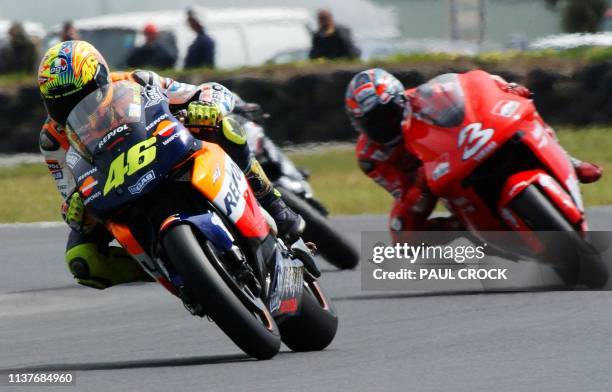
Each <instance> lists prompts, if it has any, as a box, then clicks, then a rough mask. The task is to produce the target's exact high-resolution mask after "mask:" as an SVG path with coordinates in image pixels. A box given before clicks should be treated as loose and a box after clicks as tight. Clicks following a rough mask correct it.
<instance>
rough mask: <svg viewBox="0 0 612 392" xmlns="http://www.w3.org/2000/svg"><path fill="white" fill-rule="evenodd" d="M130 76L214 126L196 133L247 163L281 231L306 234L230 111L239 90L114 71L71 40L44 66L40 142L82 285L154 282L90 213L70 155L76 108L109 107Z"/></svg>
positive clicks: (192, 120) (191, 117)
mask: <svg viewBox="0 0 612 392" xmlns="http://www.w3.org/2000/svg"><path fill="white" fill-rule="evenodd" d="M122 80H125V81H130V82H133V83H137V84H139V85H141V86H143V87H144V88H146V89H155V90H156V91H158V92H159V93H160V94H163V95H165V96H167V97H168V100H169V104H170V107H171V110H181V109H186V111H187V120H186V121H187V122H188V123H189V124H196V125H204V126H209V127H210V129H211V131H202V132H201V133H198V132H199V131H197V130H192V131H193V132H194V133H196V135H195V136H196V137H198V138H201V139H204V140H208V141H212V142H214V143H217V144H219V145H220V146H221V147H222V148H223V149H224V150H225V152H226V153H227V154H228V155H230V157H231V158H232V159H233V160H234V161H235V162H236V164H237V165H238V166H239V167H240V168H241V169H242V171H243V172H244V173H245V176H246V178H247V180H248V182H249V184H250V186H251V188H252V189H253V192H254V194H255V196H256V198H257V200H258V201H259V203H260V204H261V205H262V206H263V207H264V208H265V209H266V210H267V211H268V212H269V213H270V215H272V217H273V218H274V220H275V222H276V224H277V227H278V233H279V235H280V236H283V237H287V238H289V239H292V238H295V237H296V236H298V235H299V233H300V232H301V231H302V230H303V228H304V225H305V223H304V220H303V219H302V218H301V217H300V216H299V215H297V214H296V213H295V212H293V211H292V210H291V209H290V208H289V207H287V205H285V203H284V202H283V201H282V199H281V198H280V193H279V192H278V191H277V190H275V189H274V187H273V186H272V183H271V182H270V180H269V179H268V178H267V176H266V174H265V173H264V172H263V169H262V168H261V166H260V164H259V162H257V160H256V159H255V158H254V157H253V156H252V154H251V152H250V150H249V148H248V144H247V143H246V134H245V132H244V130H243V129H242V128H241V126H240V125H239V124H236V123H235V122H232V121H231V120H230V119H229V118H228V117H227V115H228V114H229V113H230V112H231V111H232V110H233V109H234V106H235V98H234V95H233V94H232V93H231V92H230V91H229V90H228V89H226V88H225V87H223V86H222V85H220V84H218V83H204V84H202V85H200V86H194V85H190V84H184V83H179V82H176V81H174V80H172V79H168V78H163V77H160V76H159V75H157V74H155V73H153V72H150V71H134V72H112V73H111V72H110V71H109V69H108V66H107V65H106V61H105V60H104V58H103V57H102V55H101V54H100V53H99V52H98V51H97V50H96V49H95V48H94V47H93V46H92V45H91V44H89V43H87V42H85V41H65V42H61V43H59V44H57V45H55V46H53V47H52V48H50V49H49V50H48V51H47V53H46V54H45V56H44V57H43V59H42V61H41V64H40V67H39V71H38V83H39V89H40V92H41V97H42V99H43V102H44V104H45V109H47V113H48V115H49V117H48V118H47V120H46V121H45V123H44V124H43V127H42V130H41V133H40V141H39V145H40V150H41V152H42V154H43V156H44V157H45V160H46V161H47V165H48V167H49V171H50V173H51V175H52V176H53V177H54V180H55V182H56V186H57V189H58V191H59V192H60V194H61V196H62V199H63V200H64V203H63V205H62V214H63V216H64V219H65V221H66V223H67V224H68V225H69V226H70V228H71V229H72V230H71V232H70V234H69V237H68V244H67V246H66V255H65V258H66V263H67V265H68V268H69V270H70V271H71V272H72V274H73V275H74V278H75V279H76V280H77V282H78V283H80V284H82V285H85V286H90V287H94V288H97V289H105V288H107V287H110V286H113V285H116V284H121V283H129V282H134V281H141V280H142V281H148V280H151V278H150V277H149V276H148V274H147V273H145V272H144V270H143V269H142V267H140V265H139V264H138V263H137V262H136V261H135V260H134V259H132V258H131V257H130V255H129V254H128V253H127V252H126V251H125V250H124V249H122V248H119V247H114V246H109V242H110V241H111V240H112V237H111V236H110V234H109V233H108V232H107V231H106V229H105V228H104V227H102V226H101V225H98V224H96V223H95V222H93V221H92V220H91V218H88V215H87V213H86V211H85V208H84V201H83V200H82V198H81V196H80V195H79V193H78V192H77V190H76V189H75V186H76V181H75V178H73V176H72V172H71V171H70V169H69V166H70V159H71V158H74V157H71V156H70V154H67V151H68V148H69V147H70V143H69V136H70V134H69V132H66V129H65V123H66V119H67V118H68V115H69V113H70V111H71V110H72V109H73V108H74V107H75V106H76V105H77V104H78V103H79V102H80V100H81V99H83V98H85V97H86V96H88V95H89V94H90V93H92V92H94V91H97V93H96V94H98V95H99V96H100V97H99V101H100V105H101V106H100V107H101V108H102V107H103V105H104V104H105V102H107V101H108V102H110V99H108V98H112V92H113V88H112V83H113V82H117V81H122ZM104 95H105V96H104ZM99 110H100V109H99ZM213 129H214V131H213Z"/></svg>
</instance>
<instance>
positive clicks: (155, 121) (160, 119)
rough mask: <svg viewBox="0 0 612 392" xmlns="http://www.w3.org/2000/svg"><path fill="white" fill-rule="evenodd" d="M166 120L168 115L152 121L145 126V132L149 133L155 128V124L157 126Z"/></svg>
mask: <svg viewBox="0 0 612 392" xmlns="http://www.w3.org/2000/svg"><path fill="white" fill-rule="evenodd" d="M166 118H168V113H164V114H162V115H161V116H159V117H157V118H156V119H155V120H153V122H152V123H151V124H149V125H147V127H146V130H147V131H150V130H151V129H153V128H155V126H156V125H157V124H159V123H160V122H161V121H162V120H165V119H166Z"/></svg>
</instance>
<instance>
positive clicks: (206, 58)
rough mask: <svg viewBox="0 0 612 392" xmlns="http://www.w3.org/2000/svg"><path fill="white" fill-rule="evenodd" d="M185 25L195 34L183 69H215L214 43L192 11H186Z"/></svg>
mask: <svg viewBox="0 0 612 392" xmlns="http://www.w3.org/2000/svg"><path fill="white" fill-rule="evenodd" d="M187 23H188V24H189V27H191V29H192V30H193V31H194V32H195V33H196V38H195V39H194V40H193V42H192V43H191V45H190V46H189V49H187V56H186V57H185V68H197V67H209V68H214V67H215V41H214V40H213V39H212V38H210V36H209V35H208V34H206V32H205V31H204V26H202V23H200V21H199V20H198V18H197V17H196V15H195V14H194V13H193V11H191V10H189V11H187Z"/></svg>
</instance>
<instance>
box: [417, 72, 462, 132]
mask: <svg viewBox="0 0 612 392" xmlns="http://www.w3.org/2000/svg"><path fill="white" fill-rule="evenodd" d="M411 102H412V104H413V107H414V110H415V115H416V116H418V118H419V119H421V120H423V121H425V122H428V123H432V124H434V125H437V126H439V127H445V128H453V127H458V126H459V125H461V123H463V118H464V116H465V97H464V94H463V88H462V87H461V84H460V83H459V77H458V76H457V74H445V75H440V76H438V77H437V78H434V79H432V80H431V81H429V82H427V83H426V84H424V85H422V86H420V87H419V88H418V89H417V91H416V95H415V97H414V98H412V99H411Z"/></svg>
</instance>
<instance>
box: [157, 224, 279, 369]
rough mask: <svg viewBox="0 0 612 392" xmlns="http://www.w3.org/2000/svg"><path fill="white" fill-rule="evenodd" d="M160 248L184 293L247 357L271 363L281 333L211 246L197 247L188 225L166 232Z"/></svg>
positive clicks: (266, 312) (264, 308)
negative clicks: (178, 278)
mask: <svg viewBox="0 0 612 392" xmlns="http://www.w3.org/2000/svg"><path fill="white" fill-rule="evenodd" d="M162 241H163V247H164V250H165V251H166V255H167V256H168V258H169V260H170V262H171V263H172V265H173V266H174V267H175V268H176V270H177V271H178V272H179V274H180V276H181V277H182V279H183V281H184V284H185V288H186V289H187V292H188V293H189V294H190V296H192V298H194V299H195V300H196V301H197V302H198V303H200V304H201V305H203V306H204V309H205V311H206V314H207V315H208V316H209V317H210V318H211V319H212V320H213V321H214V322H215V323H216V324H217V325H218V326H219V328H221V330H223V332H225V334H226V335H227V336H228V337H229V338H230V339H231V340H232V341H233V342H234V343H235V344H236V345H237V346H238V347H240V349H242V350H243V351H244V352H245V353H247V354H248V355H250V356H252V357H254V358H257V359H270V358H272V357H273V356H275V355H276V354H277V353H278V351H279V350H280V344H281V340H280V332H279V329H278V326H277V325H276V322H275V321H274V319H273V318H272V316H271V314H270V312H269V311H268V309H267V308H266V306H265V305H264V303H263V301H262V300H261V299H260V298H258V297H255V296H254V295H253V294H252V293H250V292H249V290H248V287H246V286H244V287H242V286H240V285H239V283H238V282H235V281H234V278H233V277H232V276H231V275H230V274H229V273H227V271H225V269H224V268H223V267H222V266H219V265H217V266H215V265H214V264H215V263H217V264H221V263H220V260H219V258H218V256H217V255H216V254H215V252H214V251H212V248H211V247H212V244H210V243H208V242H207V243H206V244H205V245H204V246H202V245H201V244H200V242H199V241H198V239H197V238H196V235H195V233H194V232H193V229H192V228H191V226H189V225H188V224H178V225H176V226H174V227H171V228H169V229H168V231H167V232H166V233H165V235H164V237H163V240H162Z"/></svg>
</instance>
